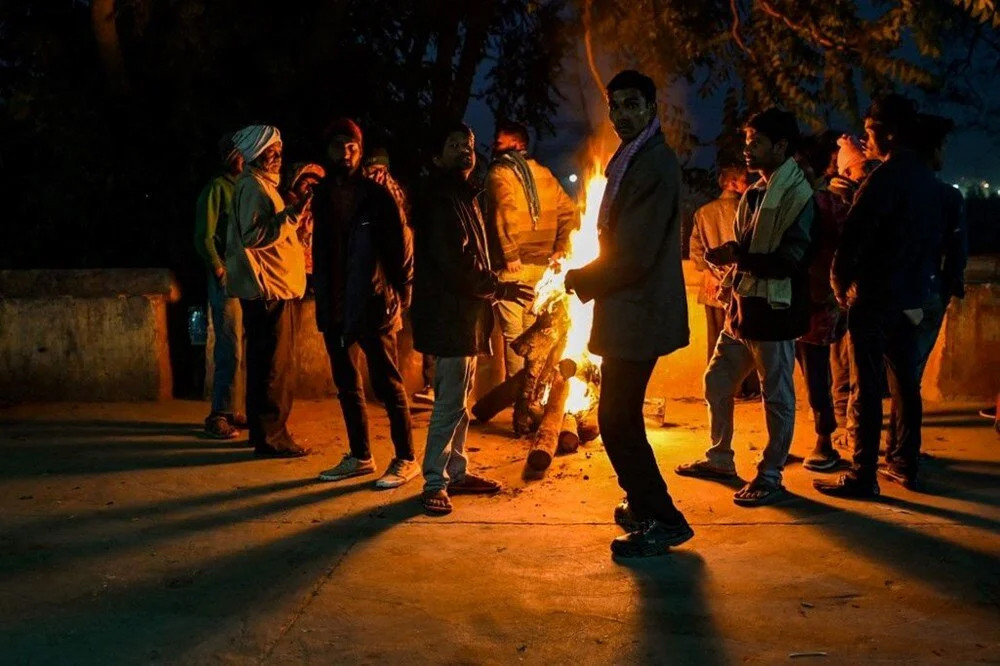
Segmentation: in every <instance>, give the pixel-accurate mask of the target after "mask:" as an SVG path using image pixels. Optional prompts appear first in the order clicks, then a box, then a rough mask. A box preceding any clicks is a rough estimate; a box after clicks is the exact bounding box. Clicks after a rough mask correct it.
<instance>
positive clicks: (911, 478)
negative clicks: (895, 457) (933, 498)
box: [878, 465, 917, 490]
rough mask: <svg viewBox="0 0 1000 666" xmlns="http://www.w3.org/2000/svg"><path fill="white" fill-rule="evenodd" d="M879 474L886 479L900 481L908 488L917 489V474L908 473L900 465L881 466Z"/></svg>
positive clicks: (899, 482) (900, 483)
mask: <svg viewBox="0 0 1000 666" xmlns="http://www.w3.org/2000/svg"><path fill="white" fill-rule="evenodd" d="M878 475H879V476H881V477H882V478H883V479H885V480H886V481H891V482H893V483H898V484H899V485H901V486H903V487H904V488H906V489H907V490H916V489H917V475H916V474H907V473H906V472H904V471H903V470H901V469H899V468H898V467H893V466H891V465H887V466H886V467H879V468H878Z"/></svg>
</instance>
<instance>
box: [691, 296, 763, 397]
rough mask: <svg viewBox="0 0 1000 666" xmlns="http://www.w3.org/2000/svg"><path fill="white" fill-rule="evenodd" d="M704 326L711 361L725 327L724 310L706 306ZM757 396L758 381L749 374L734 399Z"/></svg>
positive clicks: (754, 374) (752, 374)
mask: <svg viewBox="0 0 1000 666" xmlns="http://www.w3.org/2000/svg"><path fill="white" fill-rule="evenodd" d="M705 326H706V328H707V332H708V360H709V361H711V360H712V356H713V355H714V354H715V343H716V342H718V341H719V334H720V333H722V329H723V328H725V327H726V310H725V308H717V307H715V306H714V305H706V306H705ZM758 395H760V379H759V378H758V377H757V373H756V372H751V373H750V374H748V375H747V377H746V379H744V380H743V384H741V385H740V390H739V393H737V394H736V397H738V398H746V397H750V396H758Z"/></svg>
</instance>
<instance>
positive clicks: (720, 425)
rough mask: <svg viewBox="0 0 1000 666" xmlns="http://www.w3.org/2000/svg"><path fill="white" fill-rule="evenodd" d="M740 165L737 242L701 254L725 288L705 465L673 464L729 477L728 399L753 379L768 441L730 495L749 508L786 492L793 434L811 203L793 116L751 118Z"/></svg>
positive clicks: (710, 380)
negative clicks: (746, 180)
mask: <svg viewBox="0 0 1000 666" xmlns="http://www.w3.org/2000/svg"><path fill="white" fill-rule="evenodd" d="M744 133H745V135H746V147H745V148H744V149H743V154H744V157H745V158H746V162H747V168H749V169H751V170H753V171H756V172H757V173H759V174H760V176H761V179H760V181H759V182H757V183H756V184H755V185H754V186H753V187H751V188H750V189H748V190H747V191H746V192H745V193H744V194H743V199H742V200H741V201H740V205H739V208H738V209H737V213H736V222H735V232H736V241H730V242H728V243H725V244H723V245H722V246H720V247H717V248H713V249H711V250H709V251H708V252H706V253H705V260H706V261H708V262H709V263H710V264H714V265H715V266H720V267H726V269H727V270H728V272H727V274H726V278H725V279H724V280H723V282H722V284H723V287H727V288H730V289H731V297H730V302H729V306H728V309H727V313H726V327H725V329H724V330H723V332H722V334H721V335H720V336H719V342H718V344H717V345H716V347H715V354H714V355H713V356H712V360H711V362H710V363H709V364H708V370H706V371H705V401H706V402H707V403H708V412H709V422H710V425H711V438H712V443H711V444H712V445H711V447H710V448H709V449H708V451H707V452H706V457H705V459H704V460H698V461H695V462H692V463H688V464H684V465H680V466H679V467H677V473H678V474H681V475H685V476H696V477H700V478H715V479H718V478H724V479H731V478H736V466H735V464H734V461H733V457H734V454H733V397H734V396H735V394H736V391H737V390H738V388H739V386H740V384H741V383H742V382H743V379H744V378H745V377H746V375H747V374H748V373H750V372H756V373H757V376H758V377H760V382H761V388H762V396H763V402H764V414H765V417H766V423H767V444H766V445H765V446H764V448H763V450H762V451H761V453H760V456H759V459H758V462H757V475H756V476H755V477H754V479H753V480H752V481H751V482H750V483H748V484H746V485H745V486H744V487H743V488H742V489H740V490H739V492H737V493H736V495H735V496H734V498H733V501H734V502H736V504H738V505H740V506H757V505H760V504H767V503H771V502H774V501H777V500H779V499H782V497H783V496H784V494H785V490H784V487H783V486H782V484H781V473H782V470H783V468H784V465H785V459H786V458H787V457H788V450H789V448H790V447H791V445H792V436H793V434H794V431H795V384H794V382H793V372H794V370H795V340H796V338H798V337H800V336H801V335H802V334H804V333H805V332H806V331H807V330H808V329H809V312H810V303H809V272H808V271H809V259H810V257H809V254H810V250H811V248H812V244H813V240H812V239H813V218H814V215H815V203H814V200H813V189H812V185H811V184H810V183H809V181H808V180H807V179H806V177H805V175H804V174H803V172H802V170H801V169H800V168H799V166H798V164H797V163H796V161H795V159H794V158H793V157H792V156H793V155H794V154H795V149H796V144H797V143H798V140H799V130H798V125H797V123H796V121H795V116H793V115H792V114H791V113H788V112H787V111H781V110H779V109H776V108H771V109H768V110H767V111H764V112H763V113H759V114H757V115H755V116H753V117H752V118H750V120H749V121H748V122H747V125H746V127H745V128H744Z"/></svg>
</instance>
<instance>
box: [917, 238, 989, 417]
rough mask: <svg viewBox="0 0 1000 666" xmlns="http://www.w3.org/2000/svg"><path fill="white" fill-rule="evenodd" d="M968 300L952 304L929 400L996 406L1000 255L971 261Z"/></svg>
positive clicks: (932, 366) (926, 387)
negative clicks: (979, 402)
mask: <svg viewBox="0 0 1000 666" xmlns="http://www.w3.org/2000/svg"><path fill="white" fill-rule="evenodd" d="M965 279H966V288H965V298H964V299H962V300H961V301H952V303H951V305H950V306H949V307H948V312H947V314H946V315H945V320H944V325H943V326H942V327H941V335H940V336H938V340H937V345H935V347H934V351H933V352H932V353H931V357H930V359H929V360H928V362H927V369H926V370H925V371H924V383H923V394H924V397H925V398H927V399H930V400H943V399H968V400H981V401H984V402H987V403H992V402H993V400H994V399H995V398H996V396H997V394H998V393H1000V255H993V256H983V257H972V259H971V260H970V261H969V267H968V270H966V273H965Z"/></svg>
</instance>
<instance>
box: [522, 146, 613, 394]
mask: <svg viewBox="0 0 1000 666" xmlns="http://www.w3.org/2000/svg"><path fill="white" fill-rule="evenodd" d="M607 183H608V181H607V179H606V178H605V177H604V175H603V170H602V168H601V164H600V163H599V162H598V163H595V165H594V170H593V174H592V175H591V176H590V177H589V178H588V179H587V182H586V185H585V192H586V200H585V204H584V210H583V214H582V215H581V219H580V228H579V229H578V230H577V231H574V232H573V233H572V234H571V235H570V240H569V249H568V251H567V252H566V257H565V258H564V259H563V261H562V262H561V264H560V265H559V266H555V267H552V268H549V269H548V270H547V271H545V275H543V276H542V279H541V280H540V281H539V282H538V285H537V286H536V287H535V301H534V303H533V304H532V307H531V309H532V312H534V313H535V314H539V313H541V312H544V311H546V310H548V309H549V308H551V307H552V306H553V305H554V304H555V303H556V302H558V301H560V300H563V299H566V304H567V307H568V311H569V320H570V325H569V330H568V331H567V334H566V351H565V352H564V354H563V357H564V358H568V359H572V360H573V361H576V363H577V366H578V367H579V368H581V369H585V368H587V367H588V366H597V367H600V364H601V357H599V356H595V355H594V354H591V353H590V352H588V351H587V342H588V341H589V340H590V329H591V327H592V326H593V325H594V302H593V301H591V302H590V303H587V304H584V303H582V302H581V301H580V299H579V298H577V297H576V295H572V296H570V295H568V294H567V293H566V287H565V277H566V271H567V270H569V269H572V268H581V267H583V266H586V265H587V264H589V263H590V262H591V261H593V260H594V259H597V256H598V254H599V253H600V245H599V243H598V239H597V214H598V211H599V210H600V207H601V198H602V197H603V196H604V188H605V186H606V185H607ZM579 374H582V373H578V375H579ZM596 399H597V396H596V392H595V390H594V386H593V385H592V384H591V383H590V382H587V381H585V380H583V379H581V378H580V377H579V376H577V377H573V378H571V379H570V385H569V396H568V398H567V400H566V411H567V413H570V414H578V413H580V412H585V411H587V410H589V409H590V408H591V407H593V405H594V402H595V401H596Z"/></svg>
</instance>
